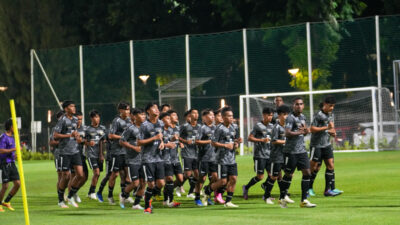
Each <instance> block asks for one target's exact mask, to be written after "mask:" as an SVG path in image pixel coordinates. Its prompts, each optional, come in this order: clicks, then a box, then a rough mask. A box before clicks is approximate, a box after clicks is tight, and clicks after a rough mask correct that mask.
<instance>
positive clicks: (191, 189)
mask: <svg viewBox="0 0 400 225" xmlns="http://www.w3.org/2000/svg"><path fill="white" fill-rule="evenodd" d="M196 183H197V179H195V178H194V177H190V178H189V184H190V188H189V193H188V194H191V193H193V191H194V188H195V187H196Z"/></svg>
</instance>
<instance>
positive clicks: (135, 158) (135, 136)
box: [121, 124, 142, 165]
mask: <svg viewBox="0 0 400 225" xmlns="http://www.w3.org/2000/svg"><path fill="white" fill-rule="evenodd" d="M139 138H140V130H139V127H137V126H136V125H135V124H132V125H131V126H129V127H128V128H127V129H126V130H125V131H124V133H122V136H121V141H123V142H128V143H129V144H131V145H134V146H138V144H137V141H138V140H139ZM123 148H125V151H126V163H127V164H133V165H140V164H142V151H140V152H137V151H135V150H133V149H130V148H129V149H128V148H126V147H123Z"/></svg>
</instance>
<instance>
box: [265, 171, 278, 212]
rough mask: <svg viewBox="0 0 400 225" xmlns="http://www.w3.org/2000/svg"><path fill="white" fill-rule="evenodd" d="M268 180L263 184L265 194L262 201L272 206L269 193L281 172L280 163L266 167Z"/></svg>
mask: <svg viewBox="0 0 400 225" xmlns="http://www.w3.org/2000/svg"><path fill="white" fill-rule="evenodd" d="M267 172H268V178H267V180H266V182H265V185H264V186H265V189H264V190H265V192H264V196H263V199H264V201H265V202H266V203H267V204H270V205H272V204H274V202H273V201H272V200H273V199H272V198H271V191H272V188H273V187H274V184H275V181H276V180H278V177H279V175H280V172H281V164H280V163H270V166H268V167H267Z"/></svg>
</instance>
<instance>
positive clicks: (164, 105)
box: [160, 104, 171, 112]
mask: <svg viewBox="0 0 400 225" xmlns="http://www.w3.org/2000/svg"><path fill="white" fill-rule="evenodd" d="M160 109H161V112H168V110H170V109H171V105H170V104H162V105H161V106H160Z"/></svg>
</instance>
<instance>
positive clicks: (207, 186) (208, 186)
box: [204, 185, 212, 195]
mask: <svg viewBox="0 0 400 225" xmlns="http://www.w3.org/2000/svg"><path fill="white" fill-rule="evenodd" d="M211 192H212V190H211V185H206V186H204V193H205V194H206V195H211Z"/></svg>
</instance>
